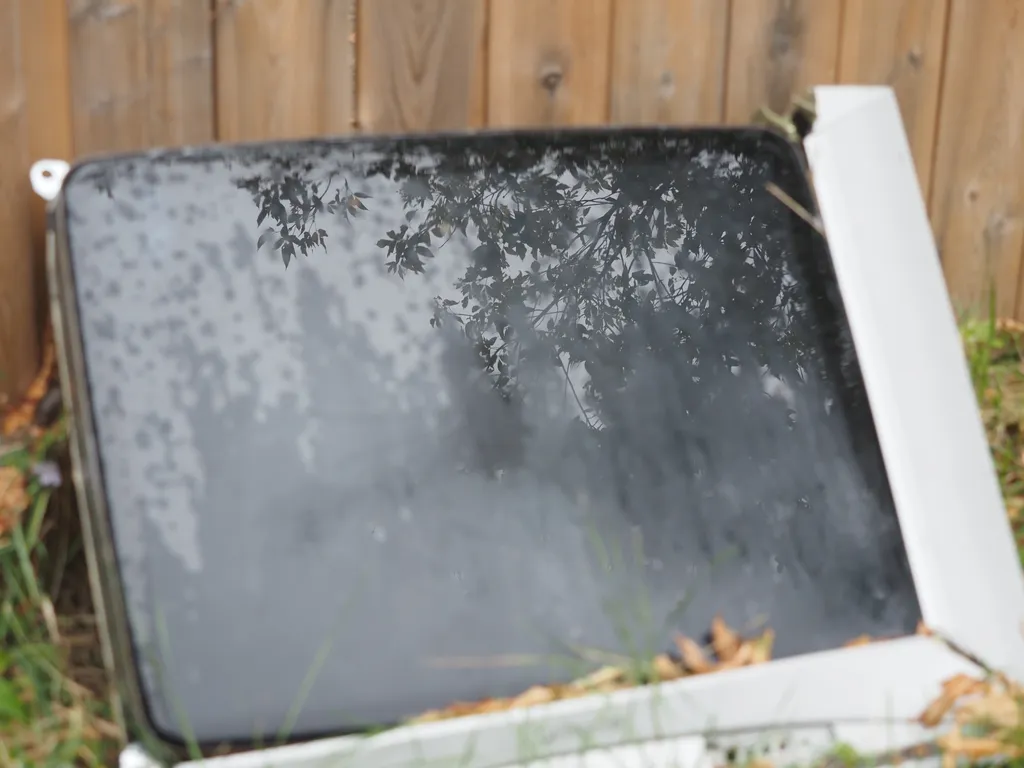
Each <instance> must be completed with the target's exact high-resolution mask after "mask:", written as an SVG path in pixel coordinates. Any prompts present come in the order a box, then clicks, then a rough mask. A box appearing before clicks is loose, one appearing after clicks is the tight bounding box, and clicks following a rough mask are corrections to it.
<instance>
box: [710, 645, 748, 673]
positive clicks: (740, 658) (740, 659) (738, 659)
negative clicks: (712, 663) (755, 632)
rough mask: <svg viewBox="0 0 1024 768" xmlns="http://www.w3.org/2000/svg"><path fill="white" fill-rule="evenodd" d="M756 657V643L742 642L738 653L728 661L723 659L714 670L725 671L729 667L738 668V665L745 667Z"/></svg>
mask: <svg viewBox="0 0 1024 768" xmlns="http://www.w3.org/2000/svg"><path fill="white" fill-rule="evenodd" d="M753 659H754V643H753V642H751V641H747V642H745V643H741V644H740V647H739V648H738V649H737V651H736V653H734V654H733V655H732V658H730V659H729V660H728V661H723V662H720V663H719V664H718V666H716V667H715V668H714V669H713V670H712V671H713V672H724V671H725V670H727V669H737V668H738V667H744V666H746V665H747V664H750V663H751V661H753Z"/></svg>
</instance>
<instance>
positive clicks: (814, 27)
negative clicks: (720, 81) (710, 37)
mask: <svg viewBox="0 0 1024 768" xmlns="http://www.w3.org/2000/svg"><path fill="white" fill-rule="evenodd" d="M731 7H732V12H731V15H730V20H729V65H728V74H727V77H726V103H725V118H726V120H727V121H728V122H729V123H746V122H748V121H749V120H750V118H751V116H752V115H753V114H754V112H756V111H757V110H758V109H759V108H760V107H765V106H766V107H770V108H771V109H773V110H775V111H776V112H782V111H783V110H785V109H787V108H788V106H789V102H790V99H791V98H792V96H793V95H795V94H799V93H801V92H802V91H804V90H806V89H807V88H810V87H811V86H812V85H822V84H826V83H834V82H835V81H836V75H837V70H838V64H839V55H838V52H839V28H840V24H841V21H842V10H843V8H842V0H733V2H732V4H731Z"/></svg>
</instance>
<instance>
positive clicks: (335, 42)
mask: <svg viewBox="0 0 1024 768" xmlns="http://www.w3.org/2000/svg"><path fill="white" fill-rule="evenodd" d="M352 3H353V0H217V13H216V45H217V137H218V138H219V139H221V140H223V141H255V140H262V139H292V138H302V137H312V136H321V135H324V134H342V133H347V132H348V131H350V130H351V126H352V117H353V108H354V104H353V90H354V88H353V84H354V81H353V50H354V46H353V45H352V42H351V40H350V37H351V35H352V33H353V31H354V30H353V29H352V18H351V14H352Z"/></svg>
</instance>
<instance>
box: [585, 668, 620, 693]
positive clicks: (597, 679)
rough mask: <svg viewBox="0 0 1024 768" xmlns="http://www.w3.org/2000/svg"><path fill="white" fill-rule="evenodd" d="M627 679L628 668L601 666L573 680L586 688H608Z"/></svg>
mask: <svg viewBox="0 0 1024 768" xmlns="http://www.w3.org/2000/svg"><path fill="white" fill-rule="evenodd" d="M625 679H626V670H624V669H622V668H620V667H610V666H609V667H601V668H600V669H596V670H594V671H593V672H591V673H590V674H589V675H586V676H585V677H581V678H580V679H579V680H576V681H574V682H573V685H574V686H576V687H579V688H583V689H585V690H592V689H594V688H606V687H607V686H609V685H613V684H615V683H621V682H623V681H624V680H625Z"/></svg>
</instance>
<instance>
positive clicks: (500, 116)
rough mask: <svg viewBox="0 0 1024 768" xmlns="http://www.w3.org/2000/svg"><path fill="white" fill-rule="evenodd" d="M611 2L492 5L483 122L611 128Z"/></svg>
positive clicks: (499, 0) (530, 0) (540, 0)
mask: <svg viewBox="0 0 1024 768" xmlns="http://www.w3.org/2000/svg"><path fill="white" fill-rule="evenodd" d="M611 23H612V0H491V10H490V18H489V22H488V39H489V48H488V50H489V57H488V87H487V103H488V110H487V114H488V122H489V123H490V125H493V126H503V127H508V126H559V125H561V126H566V125H588V124H591V125H592V124H600V123H605V122H606V121H607V120H608V82H609V75H610V67H609V64H610V59H611V56H610V43H611Z"/></svg>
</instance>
